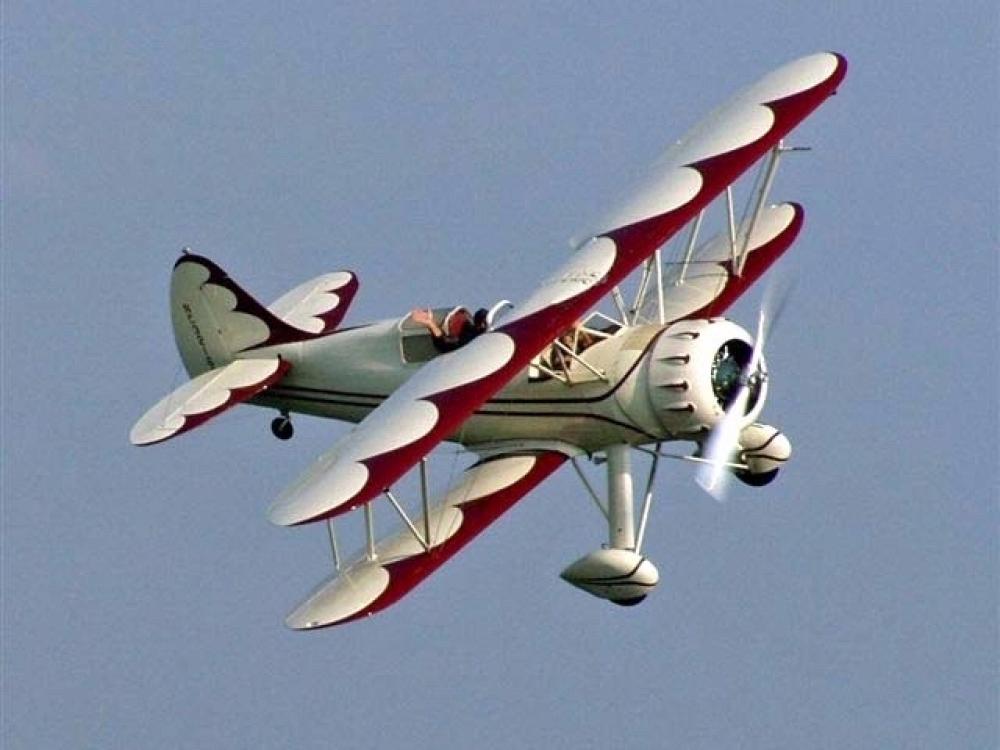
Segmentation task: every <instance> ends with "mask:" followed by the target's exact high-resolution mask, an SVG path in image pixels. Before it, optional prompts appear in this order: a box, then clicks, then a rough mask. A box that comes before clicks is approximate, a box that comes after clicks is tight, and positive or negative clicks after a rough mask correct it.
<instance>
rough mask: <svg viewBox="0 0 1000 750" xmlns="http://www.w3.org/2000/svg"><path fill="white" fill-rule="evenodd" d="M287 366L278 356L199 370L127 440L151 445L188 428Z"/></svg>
mask: <svg viewBox="0 0 1000 750" xmlns="http://www.w3.org/2000/svg"><path fill="white" fill-rule="evenodd" d="M290 367H291V365H290V363H289V362H288V361H287V360H283V359H280V358H275V359H238V360H236V361H235V362H230V363H229V364H228V365H226V366H225V367H219V368H216V369H214V370H209V371H208V372H206V373H202V374H201V375H199V376H198V377H196V378H195V379H194V380H191V381H189V382H187V383H185V384H184V385H182V386H181V387H180V388H178V389H177V390H175V391H174V392H173V393H171V394H170V395H169V396H167V397H166V398H164V399H163V400H162V401H160V402H159V403H158V404H157V405H156V406H154V407H153V408H152V409H150V410H149V411H147V412H146V413H145V414H144V415H143V416H142V419H140V420H139V421H138V422H136V423H135V426H134V427H133V428H132V432H131V433H129V440H131V441H132V444H133V445H152V444H153V443H160V442H163V441H164V440H167V439H168V438H172V437H174V436H175V435H180V434H181V433H184V432H187V431H188V430H192V429H194V428H195V427H197V426H198V425H200V424H204V423H205V422H207V421H208V420H209V419H211V418H212V417H214V416H215V415H216V414H221V413H222V412H224V411H226V410H227V409H229V408H230V407H232V406H235V405H236V404H239V403H242V402H244V401H246V400H247V399H250V398H253V397H254V396H256V395H257V394H258V393H260V392H261V391H263V390H265V389H266V388H267V387H268V386H270V385H272V384H274V383H277V382H278V381H279V380H281V378H282V377H284V375H285V373H286V372H288V370H289V369H290Z"/></svg>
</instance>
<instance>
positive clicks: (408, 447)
mask: <svg viewBox="0 0 1000 750" xmlns="http://www.w3.org/2000/svg"><path fill="white" fill-rule="evenodd" d="M846 69H847V63H846V61H845V60H844V59H843V58H842V57H841V56H839V55H835V54H832V53H821V54H817V55H811V56H809V57H804V58H801V59H799V60H796V61H794V62H792V63H789V64H788V65H786V66H784V67H782V68H780V69H778V70H777V71H775V72H773V73H771V74H769V75H767V76H765V77H764V78H763V79H761V80H760V81H759V82H758V83H756V84H754V85H753V86H751V87H749V88H747V89H746V90H744V91H743V92H741V93H740V94H738V95H737V96H735V97H734V98H733V99H731V100H730V101H729V102H728V103H727V104H725V105H724V106H722V107H721V108H719V109H717V110H716V111H715V112H714V113H712V114H711V115H710V116H709V117H707V118H706V119H705V120H703V121H702V122H701V123H699V124H698V125H697V126H695V127H694V128H693V129H692V130H691V131H690V132H689V133H688V134H687V135H685V136H684V137H683V138H682V139H681V140H680V141H678V142H677V143H675V144H674V145H673V146H671V147H670V148H669V149H668V150H667V152H666V153H665V154H664V155H663V156H662V157H661V158H660V159H659V160H658V161H657V162H656V163H655V164H654V165H653V166H652V167H651V169H650V170H649V172H648V174H647V175H646V176H645V178H644V179H643V180H642V181H641V182H640V184H639V185H638V187H637V188H636V189H635V190H634V191H633V192H632V193H631V194H630V197H629V198H628V199H626V200H625V201H624V202H623V203H622V204H621V205H620V206H618V207H617V208H616V209H615V210H614V211H612V212H611V213H610V214H609V215H608V217H607V218H606V219H605V220H603V221H602V222H600V223H599V224H598V225H597V226H598V229H597V230H596V231H595V232H594V233H593V237H592V238H591V239H589V240H587V241H586V242H584V243H582V244H581V246H580V247H579V248H578V249H577V250H576V252H575V253H574V254H573V255H572V257H571V258H570V259H569V260H568V261H567V262H566V263H565V264H564V265H563V266H562V267H561V268H560V269H559V270H558V271H556V273H554V274H553V275H552V276H551V277H549V278H548V279H547V280H546V281H545V282H544V283H543V284H542V285H541V286H540V287H539V288H538V289H537V290H536V291H535V293H534V294H532V295H531V296H530V297H528V299H527V300H526V301H524V302H523V303H522V304H520V305H519V306H517V307H516V308H515V311H514V314H513V316H511V317H508V318H506V319H505V320H504V321H503V323H502V325H500V326H499V327H498V328H497V329H496V330H494V331H491V332H489V333H486V334H483V335H481V336H480V337H478V338H477V339H475V340H474V341H472V342H471V343H470V344H468V345H467V346H465V347H463V348H462V349H459V350H457V351H454V352H451V353H449V354H446V355H443V356H441V357H438V358H437V359H435V360H433V361H432V362H430V363H429V364H427V365H426V366H424V368H423V369H421V370H420V372H418V373H417V374H416V375H414V376H413V377H412V378H411V379H410V380H409V381H407V382H406V384H405V385H404V386H403V387H402V388H400V389H399V390H397V391H396V392H395V393H393V394H392V396H390V397H389V398H388V399H387V400H386V401H385V402H383V404H382V405H381V406H380V407H379V408H378V409H376V410H375V411H374V412H372V413H371V414H369V415H368V417H367V418H366V419H364V420H363V421H362V422H361V423H360V424H358V425H357V426H356V427H355V428H354V429H353V430H352V431H351V432H350V433H348V434H347V435H346V436H345V437H344V438H343V439H342V440H340V441H339V442H338V443H337V444H336V445H335V446H334V447H333V448H332V449H331V450H330V451H329V452H328V453H326V454H325V455H324V456H322V457H321V458H320V459H319V460H318V461H317V462H316V463H315V464H314V465H313V466H312V467H311V468H310V469H309V470H308V471H307V472H306V474H305V475H304V476H303V477H302V478H301V479H299V481H298V482H296V483H295V484H294V485H292V486H291V487H290V488H289V489H288V490H286V491H285V492H284V493H283V494H282V495H281V497H279V498H278V500H277V502H276V503H275V504H274V505H273V506H272V507H271V509H270V512H269V516H270V518H271V520H272V521H273V522H274V523H277V524H280V525H286V526H293V525H298V524H302V523H308V522H311V521H317V520H320V519H323V518H329V517H332V516H335V515H338V514H340V513H343V512H346V511H348V510H351V509H352V508H356V507H358V506H359V505H361V504H363V503H366V502H368V501H369V500H371V499H372V498H374V497H376V496H377V495H379V494H380V493H381V492H382V491H383V490H384V489H385V488H386V487H388V486H390V485H391V484H392V483H394V482H395V481H396V480H397V479H398V478H399V477H400V476H402V475H403V474H404V473H405V472H406V471H407V470H408V469H410V468H411V467H412V466H413V465H414V464H415V463H416V462H417V461H419V460H420V458H421V457H423V456H424V455H426V454H427V453H428V452H429V451H430V450H431V449H432V448H433V447H434V446H435V445H437V444H438V443H439V442H440V441H442V440H444V439H445V438H447V437H449V436H451V435H455V434H456V433H458V432H459V430H460V428H461V425H462V423H463V422H464V421H465V420H466V419H467V418H468V417H469V415H470V414H472V413H473V412H474V411H475V409H476V408H477V407H478V406H479V405H480V404H482V403H483V402H485V401H486V400H488V399H489V398H490V397H491V396H492V395H493V394H495V393H496V392H497V391H498V390H500V389H501V388H502V387H503V386H504V385H505V384H506V383H507V382H508V381H509V380H510V379H511V378H513V377H514V376H515V375H516V374H517V373H518V372H519V371H520V370H521V369H522V368H524V367H526V366H527V365H528V363H529V362H530V360H531V359H532V358H533V357H534V356H535V355H537V354H538V353H539V352H540V351H542V350H543V349H544V348H545V347H546V346H548V345H549V344H550V343H551V342H552V340H553V339H555V338H556V336H557V335H558V334H559V333H560V332H561V331H562V330H563V329H565V328H566V327H568V326H569V325H571V324H572V323H573V322H574V321H575V320H577V319H578V318H580V317H581V316H582V315H583V314H584V313H585V312H586V311H587V310H588V309H589V308H591V307H592V306H593V305H594V304H596V303H597V301H598V300H600V299H601V298H602V297H603V296H604V295H605V294H607V293H608V292H609V291H610V290H611V288H612V287H614V286H615V285H616V284H618V283H619V282H620V281H621V280H622V279H624V278H625V277H626V276H628V274H629V273H631V272H632V271H633V270H634V269H635V268H636V267H637V266H638V265H639V264H640V263H642V262H643V261H644V260H645V259H646V258H648V257H649V256H650V255H652V254H653V252H654V251H655V250H656V248H658V247H660V246H661V245H662V244H663V243H664V242H666V241H667V240H668V239H669V238H670V237H671V236H672V235H673V234H675V233H676V232H677V231H678V230H679V229H680V228H681V227H682V226H684V224H685V223H687V222H688V221H689V220H690V219H691V218H693V217H694V216H695V215H696V214H697V213H698V212H699V211H700V210H701V209H702V208H704V207H705V206H706V205H708V203H710V202H711V201H712V200H713V199H714V198H715V197H716V196H717V195H718V194H719V193H721V192H722V191H723V190H724V189H725V187H726V186H727V185H729V184H730V183H732V182H733V181H734V180H736V179H737V178H738V177H739V176H740V175H741V174H742V173H743V172H745V171H746V170H747V169H748V168H750V167H751V166H752V165H753V163H754V162H756V161H757V160H758V159H759V158H760V157H762V156H763V155H764V154H766V153H767V152H768V151H769V150H770V149H771V148H773V147H774V146H775V145H776V144H777V143H778V141H779V140H780V139H782V138H783V137H785V135H787V133H788V132H789V131H790V130H791V129H792V128H794V127H795V126H796V125H797V124H798V123H799V122H801V121H802V120H803V119H804V118H805V117H806V116H807V115H808V114H809V113H811V112H812V111H813V110H814V109H816V107H818V106H819V105H820V104H821V103H822V102H823V101H824V100H825V99H826V98H827V97H828V96H830V95H831V94H832V93H834V91H835V90H836V88H837V86H838V85H839V84H840V81H841V80H842V79H843V77H844V75H845V73H846Z"/></svg>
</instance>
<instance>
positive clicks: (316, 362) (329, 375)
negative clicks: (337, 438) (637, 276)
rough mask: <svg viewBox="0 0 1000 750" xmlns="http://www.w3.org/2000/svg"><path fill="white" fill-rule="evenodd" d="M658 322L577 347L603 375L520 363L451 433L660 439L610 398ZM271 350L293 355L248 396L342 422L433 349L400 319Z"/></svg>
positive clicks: (592, 443)
mask: <svg viewBox="0 0 1000 750" xmlns="http://www.w3.org/2000/svg"><path fill="white" fill-rule="evenodd" d="M405 320H406V319H405V318H404V319H403V321H405ZM660 331H661V327H660V326H638V327H632V328H623V329H621V330H619V331H618V332H617V333H615V335H612V336H610V337H609V338H606V339H602V340H600V341H598V342H597V343H595V344H594V345H593V346H591V347H590V348H588V349H587V350H586V352H584V353H582V354H581V357H583V358H585V361H586V362H587V364H589V365H590V366H591V367H592V368H593V370H596V371H598V372H601V373H602V374H603V377H601V376H599V375H598V374H596V373H595V372H594V371H593V370H591V369H589V368H588V367H586V366H585V365H584V364H582V363H581V362H580V361H576V360H570V361H569V362H568V363H567V364H568V367H567V368H566V370H565V371H563V370H560V371H559V373H558V375H561V376H563V377H564V379H560V378H559V377H547V376H545V374H544V373H542V372H541V371H539V370H537V369H535V368H526V369H525V370H523V371H522V372H520V373H519V374H518V376H517V377H516V378H515V379H514V380H513V381H512V382H511V383H509V384H508V385H507V386H506V387H505V388H504V389H503V390H502V391H500V392H499V393H498V394H497V395H496V396H494V397H493V398H492V399H490V400H489V401H488V402H487V403H485V404H483V405H482V406H481V407H480V408H479V409H477V410H476V412H475V414H474V415H473V416H472V417H471V418H470V419H469V420H468V421H467V422H466V423H465V424H464V425H463V428H462V430H461V432H460V433H458V434H456V435H453V436H452V437H451V438H450V439H451V440H453V441H455V442H459V443H462V444H464V445H475V444H482V443H489V442H493V441H501V440H503V441H507V440H519V439H523V440H562V441H565V442H568V443H571V444H573V445H577V446H579V447H581V448H583V449H585V450H589V449H595V448H597V447H599V446H603V445H608V444H611V443H622V442H626V443H632V444H639V443H648V442H655V441H657V440H662V439H663V438H664V435H662V434H658V433H656V432H652V431H650V429H649V427H650V426H649V425H648V424H647V425H643V424H641V423H639V422H637V421H636V420H634V419H633V418H632V417H630V416H629V414H628V413H626V411H625V410H624V409H623V408H622V405H621V403H620V401H619V400H618V399H617V398H616V394H617V393H618V391H619V390H621V389H622V388H623V386H625V384H626V382H627V381H628V380H629V378H630V377H632V376H634V375H635V373H636V371H637V370H638V369H639V368H638V365H639V364H640V360H641V359H642V357H643V355H644V354H645V353H646V352H647V351H648V349H649V347H650V344H651V342H652V341H653V340H654V339H655V338H656V336H657V334H658V333H659V332H660ZM274 350H276V351H277V353H279V354H280V355H281V356H282V357H283V358H285V359H287V360H289V361H290V362H291V364H292V368H291V371H290V372H289V374H288V375H287V376H286V377H285V378H284V380H282V381H281V383H279V384H277V385H276V386H274V387H273V388H271V389H270V390H269V391H268V393H267V395H266V396H260V397H258V398H256V399H255V400H254V402H253V403H255V404H258V405H261V406H266V407H271V408H275V409H279V410H281V411H287V412H290V413H302V414H310V415H315V416H320V417H327V418H332V419H338V420H343V421H347V422H359V421H361V420H362V419H364V418H365V417H366V416H367V415H368V414H369V413H370V412H371V411H372V410H373V409H375V408H376V407H378V406H379V405H380V404H381V403H382V402H383V401H385V400H386V399H387V398H388V397H389V396H390V395H391V394H392V392H393V391H395V390H396V389H397V388H399V387H400V386H401V385H402V384H403V383H404V382H406V380H408V379H409V378H410V377H411V376H412V375H413V374H414V373H416V372H417V371H418V370H419V369H420V368H421V367H422V366H423V365H424V364H425V363H426V362H427V361H429V359H430V358H432V357H433V356H436V352H435V350H434V349H433V345H432V343H431V340H430V336H429V334H425V333H423V332H419V331H413V330H405V329H404V327H403V325H402V321H400V320H399V319H395V320H385V321H379V322H376V323H371V324H368V325H362V326H358V327H355V328H348V329H344V330H341V331H338V332H337V333H335V334H333V335H331V336H326V337H323V338H320V339H316V340H313V341H306V342H302V343H295V344H288V345H284V346H281V347H274V349H272V350H270V351H269V352H268V354H271V353H273V351H274Z"/></svg>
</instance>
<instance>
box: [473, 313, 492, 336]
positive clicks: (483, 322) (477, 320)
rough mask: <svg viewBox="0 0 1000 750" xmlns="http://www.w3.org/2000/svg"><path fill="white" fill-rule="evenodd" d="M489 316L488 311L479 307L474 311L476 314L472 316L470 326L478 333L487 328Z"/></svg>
mask: <svg viewBox="0 0 1000 750" xmlns="http://www.w3.org/2000/svg"><path fill="white" fill-rule="evenodd" d="M489 315H490V311H489V310H487V309H486V308H485V307H480V308H479V309H478V310H476V314H475V315H473V316H472V325H474V326H475V327H476V330H477V331H479V332H480V333H481V332H483V331H485V330H486V329H487V328H489Z"/></svg>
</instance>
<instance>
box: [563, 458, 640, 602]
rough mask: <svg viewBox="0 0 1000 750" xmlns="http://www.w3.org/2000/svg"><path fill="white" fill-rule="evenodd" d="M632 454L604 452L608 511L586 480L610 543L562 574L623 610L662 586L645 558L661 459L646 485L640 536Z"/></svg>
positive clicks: (579, 586)
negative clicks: (603, 518)
mask: <svg viewBox="0 0 1000 750" xmlns="http://www.w3.org/2000/svg"><path fill="white" fill-rule="evenodd" d="M629 451H631V447H630V446H628V445H625V444H621V445H611V446H608V447H607V448H606V449H605V451H604V454H605V456H606V458H607V466H608V502H607V504H606V505H605V504H604V503H602V502H601V501H600V499H599V498H598V497H597V496H596V495H594V493H593V489H592V488H591V487H590V484H589V483H588V482H587V481H586V479H585V477H584V476H583V474H580V477H581V479H583V480H584V484H585V486H586V487H587V489H588V491H590V492H591V494H592V495H593V497H594V499H595V500H596V501H597V504H598V506H600V508H601V512H602V513H603V514H604V516H605V518H606V519H607V522H608V543H607V544H606V545H605V546H603V547H602V548H601V549H599V550H597V551H596V552H591V553H590V554H589V555H585V556H584V557H581V558H580V559H579V560H577V561H576V562H575V563H573V564H572V565H570V566H569V567H568V568H566V570H564V571H563V572H562V573H561V576H562V578H563V580H564V581H566V582H567V583H570V584H572V585H573V586H576V587H577V588H579V589H582V590H584V591H586V592H587V593H588V594H593V595H594V596H596V597H598V598H600V599H607V600H608V601H610V602H612V603H614V604H618V605H620V606H623V607H632V606H635V605H636V604H638V603H639V602H641V601H642V600H643V599H645V598H646V595H647V594H648V593H649V592H650V591H652V590H653V588H655V587H656V584H657V583H658V582H659V580H660V574H659V573H658V572H657V570H656V566H655V565H653V563H651V562H650V561H649V560H647V559H646V558H645V557H643V556H642V553H641V551H640V550H641V549H642V538H643V536H644V534H645V531H646V521H647V520H648V518H649V504H650V501H651V499H652V490H653V479H654V478H655V475H656V459H657V457H656V456H654V460H653V464H652V466H651V469H650V474H649V479H648V481H647V483H646V485H647V486H646V498H645V500H644V502H643V507H642V516H641V520H640V522H639V529H638V531H636V528H635V515H634V512H633V510H634V507H633V498H632V462H631V455H630V453H629ZM574 465H575V464H574ZM577 471H578V472H579V469H578V470H577Z"/></svg>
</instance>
